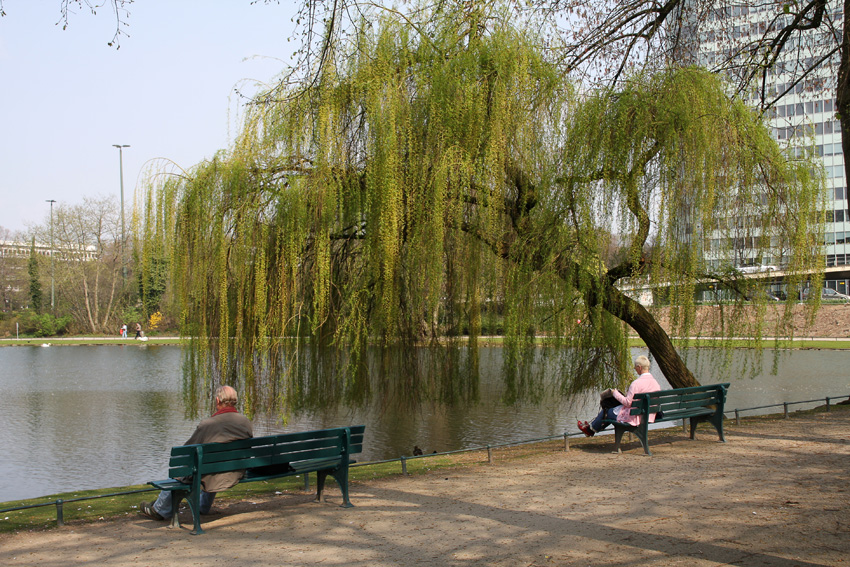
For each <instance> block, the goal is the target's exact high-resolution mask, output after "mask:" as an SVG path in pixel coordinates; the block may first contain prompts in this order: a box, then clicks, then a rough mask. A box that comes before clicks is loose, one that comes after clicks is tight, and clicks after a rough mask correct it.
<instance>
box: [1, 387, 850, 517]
mask: <svg viewBox="0 0 850 567" xmlns="http://www.w3.org/2000/svg"><path fill="white" fill-rule="evenodd" d="M825 411H826V408H825V406H821V407H818V408H814V409H810V410H803V411H800V412H793V413H792V414H791V417H792V418H793V416H795V415H806V414H811V413H824V412H825ZM830 411H831V412H833V413H835V414H843V415H846V414H847V413H850V405H847V404H846V403H844V404H840V405H832V406H831V408H830ZM782 420H783V416H782V414H772V415H762V416H744V417H743V419H742V422H741V425H740V426H736V423H735V420H734V419H727V420H726V421H725V424H724V428H725V429H726V431H727V432H732V431H736V430H742V429H748V430H752V429H753V428H758V427H759V424H761V423H765V422H779V421H782ZM704 427H705V426H704ZM709 429H710V428H709ZM703 431H704V432H705V433H706V434H710V433H709V432H708V430H706V429H703ZM682 436H683V433H682V429H681V427H671V428H669V429H660V430H654V431H653V432H652V437H651V443H652V444H653V445H660V444H662V443H664V442H665V441H675V442H679V441H682V440H683V437H682ZM612 442H613V437H612V436H600V437H594V438H591V439H586V438H584V437H576V438H572V439H570V447H571V448H574V449H580V448H581V447H582V446H583V445H586V444H599V443H609V444H610V443H612ZM563 450H564V442H563V440H562V439H555V440H551V441H542V442H534V443H524V444H519V445H511V446H507V447H500V448H497V449H493V450H492V455H493V461H494V462H495V463H499V462H505V461H511V460H516V459H522V458H527V457H529V456H533V455H539V454H543V453H551V452H555V451H558V452H560V451H563ZM488 463H489V455H488V452H487V451H486V450H476V451H468V452H459V453H451V454H436V455H426V456H424V457H421V458H415V459H408V460H407V463H406V467H407V472H408V474H410V475H417V474H423V473H425V472H429V471H436V470H448V469H452V468H459V467H470V466H486V465H487V464H488ZM401 474H402V468H401V463H400V462H399V461H392V462H381V463H364V464H362V465H361V466H355V467H353V468H352V469H351V471H350V478H351V481H352V482H353V483H354V484H355V485H356V483H357V482H358V481H365V480H373V479H379V478H389V477H394V476H400V475H401ZM328 486H330V487H331V490H333V489H334V488H335V483H334V482H333V481H330V480H329V481H328ZM310 488H311V491H315V475H311V477H310ZM303 489H304V480H303V478H302V477H288V478H283V479H278V480H276V481H268V482H252V483H246V484H241V485H237V486H236V487H234V488H232V489H230V490H228V491H226V492H223V493H221V494H219V495H218V496H217V497H216V502H219V503H226V502H228V501H231V502H232V501H244V500H251V499H252V498H255V499H262V498H267V497H271V496H274V495H279V494H288V493H289V494H296V493H299V494H300V493H303ZM134 490H135V491H141V490H147V491H146V492H136V493H133V494H116V493H122V492H129V491H134ZM155 497H156V491H155V490H153V489H151V487H150V486H147V485H139V486H127V487H121V488H104V489H99V490H78V491H74V492H66V493H62V494H54V495H50V496H45V497H42V498H34V499H30V500H18V501H13V502H4V503H0V509H8V508H16V507H23V506H33V505H38V504H46V505H45V506H41V507H36V508H29V509H25V510H15V511H10V512H3V513H0V533H8V532H12V531H19V530H42V529H50V528H54V527H56V505H55V503H56V501H57V500H58V499H62V500H63V501H64V504H63V515H64V520H65V523H66V524H74V523H85V522H98V521H108V520H110V519H115V518H121V517H125V516H130V515H136V514H137V513H138V504H139V502H140V501H142V500H148V501H150V500H152V499H154V498H155ZM352 499H353V500H354V502H355V505H356V500H357V496H356V487H355V488H354V489H353V495H352Z"/></svg>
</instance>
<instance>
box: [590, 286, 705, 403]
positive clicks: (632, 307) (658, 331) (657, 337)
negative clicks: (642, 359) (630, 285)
mask: <svg viewBox="0 0 850 567" xmlns="http://www.w3.org/2000/svg"><path fill="white" fill-rule="evenodd" d="M602 295H603V300H602V307H603V308H605V310H606V311H608V312H609V313H611V314H612V315H614V316H615V317H617V318H618V319H620V320H621V321H624V322H625V323H626V324H627V325H629V326H630V327H631V328H632V329H634V330H635V331H636V332H637V334H638V336H640V338H641V339H643V342H645V343H646V346H647V347H648V348H649V352H650V353H652V356H653V358H655V362H656V363H657V364H658V366H659V368H661V372H663V373H664V377H665V378H667V381H668V382H669V383H670V385H671V386H672V387H674V388H690V387H693V386H699V385H700V383H699V382H698V381H697V379H696V378H694V375H693V374H692V373H691V371H690V370H688V367H687V366H686V365H685V363H684V361H683V360H682V359H681V357H680V356H679V353H678V351H677V350H676V347H675V346H673V342H672V341H671V340H670V337H669V336H668V335H667V332H666V331H664V329H663V328H662V327H661V325H659V324H658V321H656V320H655V317H653V316H652V315H651V314H650V313H649V311H647V310H646V308H645V307H644V306H643V305H641V304H640V303H638V302H637V301H635V300H634V299H632V298H630V297H629V296H627V295H625V294H624V293H623V292H621V291H620V290H619V289H617V288H615V287H614V286H613V285H607V286H606V290H605V293H603V294H602Z"/></svg>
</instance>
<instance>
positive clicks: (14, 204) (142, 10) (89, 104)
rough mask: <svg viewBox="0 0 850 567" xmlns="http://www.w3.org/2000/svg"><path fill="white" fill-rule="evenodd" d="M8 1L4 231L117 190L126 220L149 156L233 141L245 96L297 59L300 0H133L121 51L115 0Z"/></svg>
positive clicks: (2, 46) (0, 218) (0, 89)
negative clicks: (77, 2)
mask: <svg viewBox="0 0 850 567" xmlns="http://www.w3.org/2000/svg"><path fill="white" fill-rule="evenodd" d="M60 4H61V2H60V0H4V2H3V8H4V10H5V12H6V16H5V17H3V18H0V227H2V228H6V229H9V230H12V231H18V230H26V228H27V227H28V226H30V225H34V224H41V223H46V222H47V219H49V216H50V204H49V203H47V202H46V201H47V200H48V199H55V200H56V201H57V203H56V204H57V205H59V204H68V205H76V204H80V203H82V202H83V198H84V197H103V196H112V195H114V196H115V198H116V199H119V197H120V193H121V188H120V177H121V176H120V174H119V151H118V149H117V148H114V147H113V144H128V145H130V147H129V148H125V149H124V150H123V165H124V207H125V214H126V215H127V217H126V218H128V219H129V214H130V211H131V207H132V202H133V195H134V192H135V190H136V188H137V186H139V187H140V186H141V183H142V182H143V179H142V178H141V175H142V174H143V172H144V170H145V168H146V166H147V164H149V163H150V161H151V160H155V159H157V158H167V159H170V160H172V161H174V162H175V163H176V164H177V165H179V166H181V167H183V168H185V169H188V168H191V167H192V166H193V165H195V164H197V163H199V162H201V161H203V160H204V159H207V158H210V157H212V156H213V155H214V154H215V152H216V151H217V150H219V149H224V148H227V147H229V145H230V142H231V141H232V140H233V138H234V137H235V136H236V134H237V133H238V125H239V123H238V116H239V114H240V113H241V111H240V107H241V106H242V105H244V99H241V98H240V97H238V96H237V95H236V94H235V93H234V89H235V88H236V87H239V89H240V91H241V92H248V93H253V92H256V90H257V88H256V86H255V85H256V84H257V81H259V82H260V83H266V84H267V83H269V82H271V81H273V79H274V78H275V77H276V76H278V75H279V74H280V73H282V72H283V71H284V70H285V69H286V67H287V65H290V64H292V62H293V60H292V54H293V53H294V51H295V50H296V49H297V48H298V46H299V43H298V40H297V39H293V33H294V31H295V24H294V23H293V22H292V18H293V16H294V14H295V11H296V3H295V0H282V1H281V2H280V3H279V4H278V3H270V4H265V3H257V4H253V5H252V4H251V2H250V0H227V1H209V0H206V1H204V0H142V1H139V2H135V3H133V4H131V5H130V7H129V10H130V14H129V17H127V18H126V21H127V22H128V23H129V27H125V28H124V29H125V31H126V33H127V34H128V35H129V37H127V36H122V37H121V39H120V45H121V47H120V49H115V47H109V46H108V45H107V43H108V42H110V41H111V40H112V38H113V35H114V32H115V18H114V14H113V12H112V11H111V9H110V7H109V5H108V3H107V5H106V6H104V7H103V8H101V9H99V10H98V11H97V13H96V14H95V15H93V14H91V13H90V12H89V11H87V10H77V13H75V14H72V15H71V16H70V18H69V20H70V24H69V26H68V28H67V29H66V30H64V31H63V30H62V26H61V25H56V23H57V22H58V21H59V20H60V18H61V13H60Z"/></svg>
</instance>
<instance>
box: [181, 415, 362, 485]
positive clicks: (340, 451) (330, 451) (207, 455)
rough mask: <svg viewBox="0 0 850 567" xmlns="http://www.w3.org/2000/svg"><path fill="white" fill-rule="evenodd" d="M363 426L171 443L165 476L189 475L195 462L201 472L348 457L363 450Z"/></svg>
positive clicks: (203, 473)
mask: <svg viewBox="0 0 850 567" xmlns="http://www.w3.org/2000/svg"><path fill="white" fill-rule="evenodd" d="M365 429H366V426H365V425H355V426H351V427H336V428H332V429H318V430H315V431H302V432H297V433H281V434H278V435H268V436H265V437H253V438H251V439H240V440H238V441H229V442H227V443H204V444H200V445H181V446H178V447H172V448H171V459H170V460H169V462H168V467H169V468H168V476H169V477H170V478H182V477H186V476H189V475H192V474H194V472H195V467H196V466H197V467H198V468H199V469H200V470H199V473H200V474H201V475H205V474H212V473H220V472H228V471H234V470H241V469H250V468H256V467H262V466H272V465H281V464H283V463H294V462H298V461H305V460H312V459H330V458H339V457H344V458H349V457H350V455H355V454H357V453H360V452H362V451H363V434H364V431H365ZM196 463H197V464H196Z"/></svg>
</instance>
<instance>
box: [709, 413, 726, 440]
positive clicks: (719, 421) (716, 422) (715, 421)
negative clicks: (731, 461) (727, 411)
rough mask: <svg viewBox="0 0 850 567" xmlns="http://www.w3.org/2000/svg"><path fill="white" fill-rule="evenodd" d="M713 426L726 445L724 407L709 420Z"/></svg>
mask: <svg viewBox="0 0 850 567" xmlns="http://www.w3.org/2000/svg"><path fill="white" fill-rule="evenodd" d="M709 421H710V422H711V425H713V426H714V429H716V430H717V435H718V436H719V437H720V442H721V443H726V438H725V437H724V436H723V410H722V407H721V409H720V411H718V412H717V413H715V414H714V415H713V416H711V419H710V420H709Z"/></svg>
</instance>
